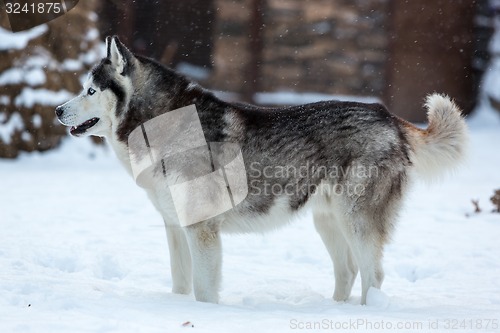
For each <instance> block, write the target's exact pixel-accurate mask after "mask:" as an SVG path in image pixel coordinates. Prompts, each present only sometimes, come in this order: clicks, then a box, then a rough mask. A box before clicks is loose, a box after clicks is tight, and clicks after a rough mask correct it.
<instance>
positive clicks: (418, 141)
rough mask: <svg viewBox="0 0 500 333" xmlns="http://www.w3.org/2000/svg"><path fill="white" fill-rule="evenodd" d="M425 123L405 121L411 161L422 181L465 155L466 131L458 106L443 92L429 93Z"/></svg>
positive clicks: (441, 171) (437, 175)
mask: <svg viewBox="0 0 500 333" xmlns="http://www.w3.org/2000/svg"><path fill="white" fill-rule="evenodd" d="M425 107H426V108H427V117H428V119H429V126H428V127H427V129H425V130H422V129H419V128H417V127H415V126H413V125H411V124H409V123H407V124H405V127H406V129H407V132H408V137H409V141H410V144H411V146H412V148H413V154H412V155H413V156H412V162H413V165H414V168H415V170H416V171H417V173H418V174H419V175H420V176H422V178H424V179H425V180H433V179H436V178H438V177H439V176H441V175H443V173H444V172H445V171H449V170H451V169H453V168H455V167H456V166H457V165H458V164H459V162H460V161H461V160H462V159H463V157H464V155H465V150H466V145H467V139H468V131H467V125H466V124H465V121H464V119H463V117H462V115H461V111H460V109H459V108H458V106H457V105H456V104H455V103H454V102H453V101H452V100H451V99H450V98H449V97H448V96H446V95H440V94H432V95H429V96H427V100H426V103H425Z"/></svg>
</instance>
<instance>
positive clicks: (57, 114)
mask: <svg viewBox="0 0 500 333" xmlns="http://www.w3.org/2000/svg"><path fill="white" fill-rule="evenodd" d="M63 112H64V110H63V108H62V107H60V106H58V107H57V108H56V116H58V117H60V116H61V115H62V114H63Z"/></svg>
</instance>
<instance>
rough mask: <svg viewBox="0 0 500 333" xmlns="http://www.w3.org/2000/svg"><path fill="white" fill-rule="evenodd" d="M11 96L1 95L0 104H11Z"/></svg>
mask: <svg viewBox="0 0 500 333" xmlns="http://www.w3.org/2000/svg"><path fill="white" fill-rule="evenodd" d="M9 103H10V97H9V96H6V95H0V105H9Z"/></svg>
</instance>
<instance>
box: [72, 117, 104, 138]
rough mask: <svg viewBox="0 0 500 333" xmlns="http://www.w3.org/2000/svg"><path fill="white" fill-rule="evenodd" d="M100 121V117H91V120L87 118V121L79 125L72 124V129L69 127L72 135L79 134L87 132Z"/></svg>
mask: <svg viewBox="0 0 500 333" xmlns="http://www.w3.org/2000/svg"><path fill="white" fill-rule="evenodd" d="M98 121H99V118H97V117H94V118H91V119H89V120H87V121H86V122H84V123H82V124H80V125H78V126H72V127H71V128H70V129H69V132H70V133H71V135H78V134H83V133H85V132H86V131H87V130H88V129H89V128H91V127H93V126H94V125H95V124H97V122H98Z"/></svg>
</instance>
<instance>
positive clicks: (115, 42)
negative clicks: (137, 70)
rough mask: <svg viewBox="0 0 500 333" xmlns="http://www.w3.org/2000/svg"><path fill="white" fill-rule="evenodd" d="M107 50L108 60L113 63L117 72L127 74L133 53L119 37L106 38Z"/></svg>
mask: <svg viewBox="0 0 500 333" xmlns="http://www.w3.org/2000/svg"><path fill="white" fill-rule="evenodd" d="M106 50H107V58H108V59H109V60H110V61H111V64H112V65H113V67H114V68H115V69H116V71H117V72H118V73H120V74H125V72H126V70H127V69H128V68H129V66H130V65H131V61H132V58H133V54H132V52H130V51H129V50H128V49H127V48H126V47H125V45H123V44H122V42H120V40H119V39H118V37H117V36H113V37H106Z"/></svg>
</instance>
